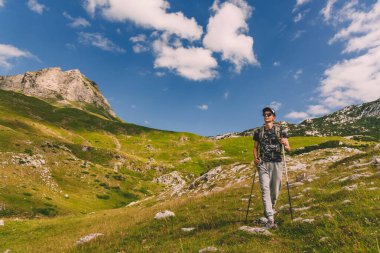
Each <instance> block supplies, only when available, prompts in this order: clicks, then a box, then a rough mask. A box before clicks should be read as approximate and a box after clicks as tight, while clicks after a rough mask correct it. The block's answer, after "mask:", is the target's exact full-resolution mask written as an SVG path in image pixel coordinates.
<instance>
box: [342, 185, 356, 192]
mask: <svg viewBox="0 0 380 253" xmlns="http://www.w3.org/2000/svg"><path fill="white" fill-rule="evenodd" d="M357 188H358V185H357V184H353V185H347V186H344V187H342V190H345V191H353V190H356V189H357Z"/></svg>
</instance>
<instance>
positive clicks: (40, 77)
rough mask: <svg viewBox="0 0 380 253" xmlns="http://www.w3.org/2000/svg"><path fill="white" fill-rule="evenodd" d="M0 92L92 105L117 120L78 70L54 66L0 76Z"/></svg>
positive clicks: (102, 97)
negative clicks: (14, 92)
mask: <svg viewBox="0 0 380 253" xmlns="http://www.w3.org/2000/svg"><path fill="white" fill-rule="evenodd" d="M0 89H4V90H11V91H16V92H21V93H23V94H25V95H28V96H34V97H38V98H43V99H49V100H51V99H53V100H54V101H57V102H59V103H61V104H72V102H79V104H82V103H84V104H91V105H93V106H95V107H97V108H101V109H103V110H104V111H106V112H107V113H108V114H110V115H111V116H113V117H116V114H115V113H114V112H113V111H112V109H111V106H110V104H109V103H108V101H107V99H106V98H105V97H104V96H103V95H102V94H101V92H100V90H99V88H98V87H97V85H96V83H95V82H93V81H91V80H89V79H88V78H87V77H85V76H84V75H83V74H82V73H81V72H80V71H79V70H78V69H73V70H68V71H62V70H61V68H57V67H55V68H46V69H41V70H38V71H30V72H26V73H25V74H19V75H15V76H0Z"/></svg>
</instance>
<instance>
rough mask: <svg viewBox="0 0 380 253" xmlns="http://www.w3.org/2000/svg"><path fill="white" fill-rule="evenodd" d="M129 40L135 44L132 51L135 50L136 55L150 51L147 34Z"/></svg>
mask: <svg viewBox="0 0 380 253" xmlns="http://www.w3.org/2000/svg"><path fill="white" fill-rule="evenodd" d="M129 40H130V41H131V42H132V43H135V44H134V45H133V46H132V49H133V52H135V53H136V54H138V53H143V52H147V51H149V50H150V48H149V46H148V43H147V38H146V36H145V34H139V35H137V36H134V37H131V38H129Z"/></svg>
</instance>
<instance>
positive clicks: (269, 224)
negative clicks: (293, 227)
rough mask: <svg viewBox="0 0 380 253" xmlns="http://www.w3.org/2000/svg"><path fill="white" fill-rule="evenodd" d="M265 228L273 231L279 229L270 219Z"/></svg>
mask: <svg viewBox="0 0 380 253" xmlns="http://www.w3.org/2000/svg"><path fill="white" fill-rule="evenodd" d="M265 227H266V228H267V229H273V228H277V224H276V223H275V222H274V220H272V219H269V220H268V222H267V223H266V224H265Z"/></svg>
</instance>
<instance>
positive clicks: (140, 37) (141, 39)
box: [129, 34, 146, 43]
mask: <svg viewBox="0 0 380 253" xmlns="http://www.w3.org/2000/svg"><path fill="white" fill-rule="evenodd" d="M129 40H130V41H132V42H133V43H137V42H146V36H145V34H139V35H137V36H134V37H130V38H129Z"/></svg>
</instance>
